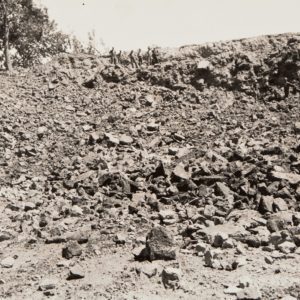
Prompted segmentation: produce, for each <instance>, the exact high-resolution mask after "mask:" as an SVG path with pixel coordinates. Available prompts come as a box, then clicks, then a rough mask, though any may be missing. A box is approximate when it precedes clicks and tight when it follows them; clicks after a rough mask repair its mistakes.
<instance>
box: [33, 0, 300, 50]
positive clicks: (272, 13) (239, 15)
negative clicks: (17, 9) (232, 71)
mask: <svg viewBox="0 0 300 300" xmlns="http://www.w3.org/2000/svg"><path fill="white" fill-rule="evenodd" d="M37 1H38V2H39V1H40V2H41V3H42V4H43V5H45V6H46V7H47V8H48V11H49V14H50V16H51V18H52V19H54V20H55V21H56V22H57V23H58V24H59V27H60V29H62V30H64V31H65V32H67V33H74V34H75V35H76V36H77V37H79V39H81V40H85V39H86V38H87V33H88V32H91V31H92V30H94V31H95V36H96V41H97V43H98V46H100V40H101V39H102V40H103V42H104V44H105V46H106V47H112V46H114V47H115V48H116V49H124V50H129V49H137V48H142V49H145V48H146V47H147V46H149V45H157V46H162V47H177V46H183V45H188V44H199V43H203V42H210V41H219V40H228V39H236V38H243V37H251V36H257V35H262V34H273V33H284V32H300V17H299V13H300V0H37Z"/></svg>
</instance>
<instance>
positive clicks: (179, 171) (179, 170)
mask: <svg viewBox="0 0 300 300" xmlns="http://www.w3.org/2000/svg"><path fill="white" fill-rule="evenodd" d="M173 175H174V176H175V177H176V178H178V179H186V180H187V179H189V178H190V174H189V173H187V172H186V171H185V169H184V167H183V166H181V165H177V166H176V167H175V169H174V170H173Z"/></svg>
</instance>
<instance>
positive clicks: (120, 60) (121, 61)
mask: <svg viewBox="0 0 300 300" xmlns="http://www.w3.org/2000/svg"><path fill="white" fill-rule="evenodd" d="M117 63H118V64H122V63H123V52H122V51H121V50H120V51H119V53H118V54H117Z"/></svg>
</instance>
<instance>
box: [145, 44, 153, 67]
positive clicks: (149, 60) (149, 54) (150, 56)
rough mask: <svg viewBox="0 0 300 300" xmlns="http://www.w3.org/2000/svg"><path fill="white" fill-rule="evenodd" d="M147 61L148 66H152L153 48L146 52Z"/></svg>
mask: <svg viewBox="0 0 300 300" xmlns="http://www.w3.org/2000/svg"><path fill="white" fill-rule="evenodd" d="M146 61H147V64H148V65H151V63H152V55H151V48H150V47H148V50H147V52H146Z"/></svg>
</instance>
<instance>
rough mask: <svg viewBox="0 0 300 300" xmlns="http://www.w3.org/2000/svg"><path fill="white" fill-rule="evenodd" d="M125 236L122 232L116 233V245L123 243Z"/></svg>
mask: <svg viewBox="0 0 300 300" xmlns="http://www.w3.org/2000/svg"><path fill="white" fill-rule="evenodd" d="M126 240H127V237H126V236H125V235H124V234H120V233H119V234H117V235H116V236H115V237H114V242H115V243H116V244H118V245H125V243H126Z"/></svg>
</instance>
